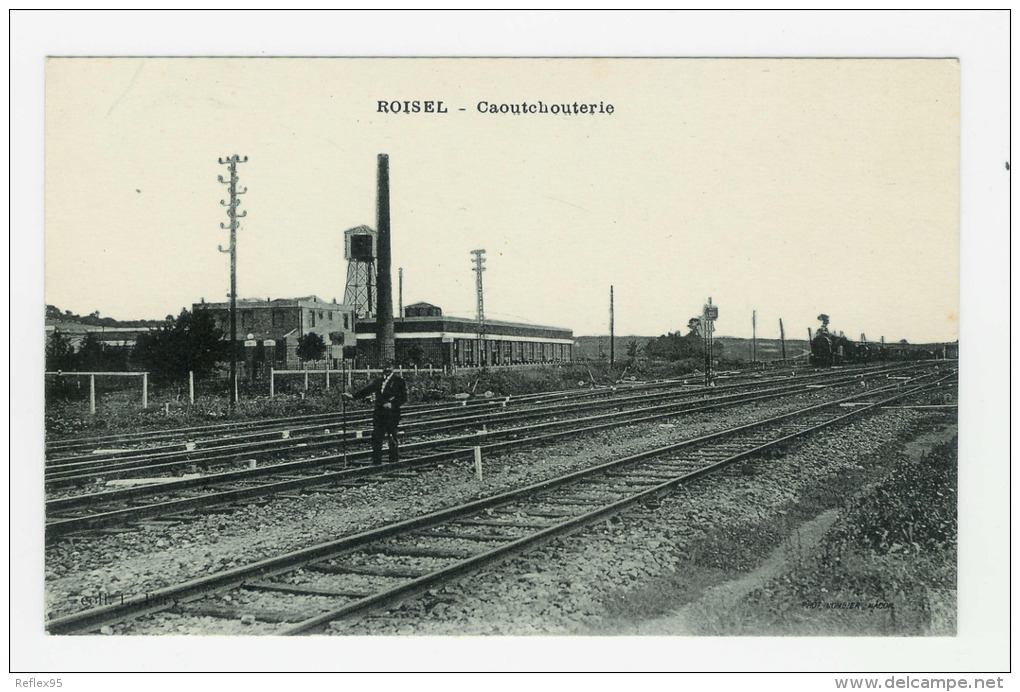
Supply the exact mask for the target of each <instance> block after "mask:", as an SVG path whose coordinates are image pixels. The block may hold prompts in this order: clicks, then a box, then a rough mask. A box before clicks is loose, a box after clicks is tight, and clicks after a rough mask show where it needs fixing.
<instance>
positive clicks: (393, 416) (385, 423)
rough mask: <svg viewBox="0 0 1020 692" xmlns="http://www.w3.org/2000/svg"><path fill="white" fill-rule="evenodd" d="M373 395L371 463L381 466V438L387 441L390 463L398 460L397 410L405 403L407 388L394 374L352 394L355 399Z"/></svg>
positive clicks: (373, 381) (398, 415)
mask: <svg viewBox="0 0 1020 692" xmlns="http://www.w3.org/2000/svg"><path fill="white" fill-rule="evenodd" d="M371 394H374V395H375V410H374V411H373V412H372V463H373V464H381V463H382V444H383V438H385V439H387V440H388V441H389V448H390V463H391V464H395V463H396V462H397V461H398V460H399V459H400V452H399V450H398V448H397V426H398V425H400V407H401V406H403V405H404V402H405V401H407V385H405V384H404V378H402V377H401V376H400V375H398V374H397V373H395V372H390V373H389V374H388V375H387V374H386V373H384V374H383V376H381V377H377V378H375V379H374V380H372V381H371V382H369V383H368V384H367V385H365V386H364V387H362V388H361V389H359V390H358V391H356V392H354V394H353V397H354V398H355V399H364V398H366V397H367V396H369V395H371Z"/></svg>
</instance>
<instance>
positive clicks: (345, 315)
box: [344, 312, 350, 329]
mask: <svg viewBox="0 0 1020 692" xmlns="http://www.w3.org/2000/svg"><path fill="white" fill-rule="evenodd" d="M344 329H350V327H348V326H347V313H346V312H345V313H344Z"/></svg>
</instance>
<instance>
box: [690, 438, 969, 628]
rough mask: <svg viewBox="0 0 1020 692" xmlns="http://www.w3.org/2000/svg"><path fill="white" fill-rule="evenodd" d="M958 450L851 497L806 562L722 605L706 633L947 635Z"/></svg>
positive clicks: (913, 464)
mask: <svg viewBox="0 0 1020 692" xmlns="http://www.w3.org/2000/svg"><path fill="white" fill-rule="evenodd" d="M956 502H957V443H956V439H955V438H954V439H953V440H952V441H951V442H948V443H944V444H941V445H939V446H937V447H935V448H934V449H933V450H931V452H929V453H928V454H926V455H924V456H923V457H921V458H919V459H916V460H904V462H903V463H901V464H900V465H899V466H897V467H896V468H894V469H893V470H892V471H891V472H890V473H889V474H888V476H887V477H886V478H884V479H883V480H882V481H881V482H879V483H875V484H873V485H871V486H869V487H868V488H867V489H865V490H864V491H863V492H860V493H858V494H857V495H855V496H854V497H853V498H852V499H851V500H850V501H849V502H847V503H846V506H845V508H844V511H843V513H842V515H841V517H840V519H839V520H838V521H837V523H836V524H835V525H834V526H833V528H832V530H830V531H829V533H828V534H827V535H826V537H825V539H824V540H823V542H822V544H821V545H820V546H819V549H818V550H817V551H815V552H814V553H813V554H812V555H811V556H810V558H809V559H808V560H807V561H805V562H803V563H802V564H799V565H794V566H793V567H792V568H791V569H789V570H787V571H786V572H784V573H783V574H781V575H780V576H778V577H776V578H774V579H772V580H770V581H768V582H767V583H765V584H764V585H762V586H761V587H759V588H757V589H754V590H753V591H751V592H750V593H749V594H748V595H747V596H746V597H745V598H743V599H741V600H740V601H739V602H737V603H736V604H733V605H727V606H725V607H713V606H706V607H704V608H700V609H698V608H696V609H695V612H694V613H692V615H693V616H694V617H693V621H694V622H696V623H697V624H696V633H698V634H708V635H727V634H740V635H784V634H788V635H844V636H846V635H849V636H853V635H870V636H883V635H885V636H888V635H902V636H918V635H925V634H931V633H933V632H934V633H937V634H955V607H956V597H955V594H956V560H957V523H956V522H957V513H956V509H957V506H956Z"/></svg>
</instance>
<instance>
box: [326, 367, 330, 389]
mask: <svg viewBox="0 0 1020 692" xmlns="http://www.w3.org/2000/svg"><path fill="white" fill-rule="evenodd" d="M326 389H327V390H328V389H329V361H326Z"/></svg>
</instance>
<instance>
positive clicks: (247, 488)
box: [46, 373, 907, 541]
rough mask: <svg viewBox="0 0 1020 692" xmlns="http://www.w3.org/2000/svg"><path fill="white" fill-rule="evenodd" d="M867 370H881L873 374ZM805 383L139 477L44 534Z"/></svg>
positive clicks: (757, 396)
mask: <svg viewBox="0 0 1020 692" xmlns="http://www.w3.org/2000/svg"><path fill="white" fill-rule="evenodd" d="M873 376H874V377H879V376H878V375H877V374H875V375H873ZM904 377H907V376H904ZM865 379H866V378H865V377H862V376H861V375H860V374H859V373H857V374H852V375H847V376H844V377H838V378H836V379H834V380H830V382H829V385H828V386H839V385H846V384H849V383H860V382H862V381H864V380H865ZM897 382H901V381H897ZM807 386H812V385H805V384H804V383H803V382H798V383H795V384H784V385H781V386H774V387H771V388H767V389H764V390H759V389H756V390H752V391H750V392H743V391H738V392H733V393H721V394H716V395H715V396H713V397H711V398H709V399H700V398H699V399H697V400H694V401H691V400H680V401H676V402H670V403H665V404H662V403H659V404H656V405H653V406H640V407H638V408H634V409H629V410H624V411H618V412H612V413H602V414H594V415H586V416H583V417H581V418H571V419H568V420H554V421H549V422H545V423H538V424H534V423H533V424H529V425H527V426H524V427H511V428H506V429H502V430H492V431H486V432H483V433H472V434H468V435H459V436H454V437H446V438H441V439H439V440H431V441H423V442H418V443H412V444H408V445H405V446H404V447H403V450H404V453H405V455H406V457H407V460H405V461H402V462H400V463H398V464H390V465H387V466H385V467H383V468H382V469H379V468H378V467H370V466H367V465H364V464H367V461H368V457H369V452H368V451H367V450H366V451H363V452H360V453H355V454H351V455H346V456H342V455H327V456H323V457H317V458H308V459H303V460H300V461H288V462H282V463H279V464H276V465H273V466H263V467H256V468H252V469H244V470H238V471H226V472H219V473H213V474H209V475H205V476H197V477H190V478H181V479H177V480H173V481H172V482H168V483H165V484H159V485H139V486H133V487H126V488H121V489H117V490H107V491H103V492H98V493H88V494H80V495H72V496H68V497H62V498H56V499H51V500H48V501H47V502H46V517H47V523H46V537H47V540H48V541H54V540H57V539H60V538H62V537H64V536H67V535H69V534H72V533H80V532H82V531H86V530H90V529H96V528H99V527H109V526H112V525H118V524H125V523H128V522H132V521H137V520H141V519H151V518H154V517H164V518H168V519H171V520H175V521H177V520H180V521H189V520H192V519H194V518H195V517H196V515H195V514H194V513H195V512H196V511H198V510H206V509H210V508H214V507H221V506H223V505H224V504H229V503H232V502H243V501H250V500H251V499H252V498H255V497H262V496H269V495H273V494H275V493H281V492H286V491H294V490H300V489H304V488H311V487H322V486H334V487H339V488H343V487H346V486H348V485H350V484H352V483H353V484H359V483H362V482H364V480H365V479H366V477H368V476H372V475H377V474H379V473H380V472H382V473H394V472H399V470H401V469H408V470H409V469H412V468H415V467H419V466H425V465H428V464H434V463H438V462H441V461H444V460H450V459H455V458H458V457H464V456H467V455H471V454H473V452H474V448H475V447H480V448H481V449H482V451H483V452H485V453H486V454H489V453H492V452H496V451H503V450H506V449H508V448H511V447H519V446H524V445H536V444H542V443H545V442H549V441H552V440H557V439H561V438H563V437H565V436H570V435H579V434H584V433H588V432H593V431H597V430H605V429H609V428H613V427H618V426H621V425H627V424H633V423H638V422H644V421H650V420H657V419H662V418H667V417H673V416H676V415H680V414H684V413H693V412H699V411H709V410H713V409H719V408H723V407H729V406H735V405H738V404H744V403H750V402H755V401H765V400H768V399H774V398H777V397H784V396H791V395H795V394H801V393H803V392H804V391H806V389H805V388H806V387H807ZM814 386H819V387H820V386H821V385H814ZM354 462H362V465H358V466H350V467H347V468H342V467H341V468H337V467H338V466H340V465H342V464H344V463H351V464H353V463H354Z"/></svg>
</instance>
